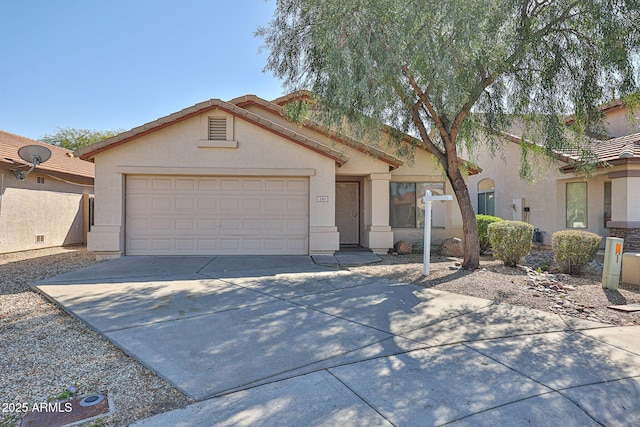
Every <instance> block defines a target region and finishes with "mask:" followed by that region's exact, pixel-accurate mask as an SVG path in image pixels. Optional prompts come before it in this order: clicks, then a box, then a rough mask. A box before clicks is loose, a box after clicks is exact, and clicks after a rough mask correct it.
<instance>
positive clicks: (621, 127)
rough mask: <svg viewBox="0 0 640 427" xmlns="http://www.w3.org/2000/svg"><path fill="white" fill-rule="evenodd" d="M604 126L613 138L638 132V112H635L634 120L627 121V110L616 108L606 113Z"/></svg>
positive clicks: (639, 118)
mask: <svg viewBox="0 0 640 427" xmlns="http://www.w3.org/2000/svg"><path fill="white" fill-rule="evenodd" d="M605 124H606V126H607V129H608V130H609V135H610V136H611V137H613V138H617V137H619V136H624V135H629V134H632V133H636V132H640V112H638V111H636V113H635V120H629V116H628V113H627V110H626V109H624V108H617V109H614V110H610V111H607V112H606V119H605Z"/></svg>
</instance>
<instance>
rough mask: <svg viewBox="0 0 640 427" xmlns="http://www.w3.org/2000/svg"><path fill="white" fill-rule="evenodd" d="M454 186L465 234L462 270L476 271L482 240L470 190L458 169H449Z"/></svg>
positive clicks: (478, 265) (450, 179) (478, 264)
mask: <svg viewBox="0 0 640 427" xmlns="http://www.w3.org/2000/svg"><path fill="white" fill-rule="evenodd" d="M447 175H448V176H449V181H450V182H451V185H452V186H453V192H454V193H455V195H456V199H457V201H458V205H459V206H460V213H461V214H462V230H463V234H464V261H463V262H462V268H464V269H465V270H475V269H477V268H479V267H480V240H479V239H478V224H477V223H476V213H475V211H474V210H473V204H472V203H471V196H470V195H469V189H468V187H467V184H466V183H465V182H464V178H463V176H462V174H461V173H460V170H459V169H458V168H449V171H448V173H447Z"/></svg>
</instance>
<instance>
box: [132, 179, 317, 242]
mask: <svg viewBox="0 0 640 427" xmlns="http://www.w3.org/2000/svg"><path fill="white" fill-rule="evenodd" d="M308 188H309V186H308V179H307V178H264V177H247V178H240V177H238V178H235V177H234V178H226V177H225V178H217V177H153V176H151V177H140V176H128V177H127V200H126V217H127V221H126V236H127V244H126V246H127V247H126V250H127V254H128V255H171V254H182V255H216V254H229V255H232V254H255V255H263V254H307V253H308V224H309V219H308V217H309V214H308V205H309V195H308Z"/></svg>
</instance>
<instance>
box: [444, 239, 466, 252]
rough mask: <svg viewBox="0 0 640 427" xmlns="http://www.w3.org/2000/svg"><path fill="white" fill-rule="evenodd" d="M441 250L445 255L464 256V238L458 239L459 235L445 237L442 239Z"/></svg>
mask: <svg viewBox="0 0 640 427" xmlns="http://www.w3.org/2000/svg"><path fill="white" fill-rule="evenodd" d="M440 251H441V252H442V255H444V256H453V257H463V256H464V246H463V245H462V240H460V239H458V238H457V237H452V238H450V239H445V240H443V241H442V246H441V247H440Z"/></svg>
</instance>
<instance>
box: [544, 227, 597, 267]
mask: <svg viewBox="0 0 640 427" xmlns="http://www.w3.org/2000/svg"><path fill="white" fill-rule="evenodd" d="M601 240H602V236H600V235H598V234H596V233H591V232H589V231H579V230H562V231H556V232H555V233H553V236H552V238H551V242H552V245H553V257H554V259H555V261H556V264H558V267H559V268H560V271H561V272H563V273H565V274H577V273H580V271H582V269H583V268H584V266H585V265H586V264H587V263H588V262H589V261H593V260H594V259H595V257H596V253H597V252H598V247H599V246H600V241H601Z"/></svg>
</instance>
